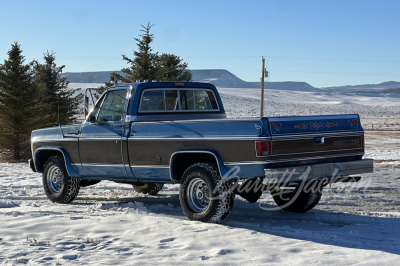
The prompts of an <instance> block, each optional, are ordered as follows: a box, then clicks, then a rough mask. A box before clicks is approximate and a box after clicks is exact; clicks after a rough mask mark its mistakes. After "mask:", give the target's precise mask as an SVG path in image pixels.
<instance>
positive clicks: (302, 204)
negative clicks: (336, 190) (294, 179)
mask: <svg viewBox="0 0 400 266" xmlns="http://www.w3.org/2000/svg"><path fill="white" fill-rule="evenodd" d="M271 195H272V198H273V199H274V201H275V203H276V204H277V205H278V206H279V207H280V208H281V209H282V210H284V211H288V212H306V211H309V210H311V209H312V208H314V207H315V206H317V204H318V202H319V201H320V199H321V196H322V184H320V183H319V182H317V181H309V182H306V183H304V184H303V185H299V186H297V187H296V188H295V189H281V188H279V187H277V188H274V189H272V190H271Z"/></svg>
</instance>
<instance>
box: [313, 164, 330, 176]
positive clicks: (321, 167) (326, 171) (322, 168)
mask: <svg viewBox="0 0 400 266" xmlns="http://www.w3.org/2000/svg"><path fill="white" fill-rule="evenodd" d="M330 174H331V173H330V167H329V164H317V165H313V166H312V176H313V178H319V177H329V176H330Z"/></svg>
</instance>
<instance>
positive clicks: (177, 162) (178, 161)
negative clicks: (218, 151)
mask: <svg viewBox="0 0 400 266" xmlns="http://www.w3.org/2000/svg"><path fill="white" fill-rule="evenodd" d="M207 162H213V163H215V164H217V166H218V163H217V160H216V159H215V157H214V155H212V154H209V153H178V154H176V155H175V157H174V160H173V162H172V163H173V165H172V166H171V170H172V178H173V179H175V180H176V181H180V180H181V178H182V175H183V173H184V172H185V170H186V169H187V168H188V167H189V166H191V165H192V164H195V163H207Z"/></svg>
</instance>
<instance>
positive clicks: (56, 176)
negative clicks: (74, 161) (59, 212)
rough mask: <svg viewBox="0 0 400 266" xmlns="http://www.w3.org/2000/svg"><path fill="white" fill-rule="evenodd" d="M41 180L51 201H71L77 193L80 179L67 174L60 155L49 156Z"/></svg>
mask: <svg viewBox="0 0 400 266" xmlns="http://www.w3.org/2000/svg"><path fill="white" fill-rule="evenodd" d="M42 180H43V188H44V192H45V193H46V196H47V198H48V199H49V200H51V201H53V202H57V203H68V202H71V201H73V200H74V199H75V197H76V196H77V195H78V193H79V188H80V179H79V178H78V177H70V176H69V175H68V172H67V169H66V168H65V164H64V160H63V159H62V157H59V156H51V157H50V158H49V159H48V160H47V161H46V163H45V165H44V169H43V178H42Z"/></svg>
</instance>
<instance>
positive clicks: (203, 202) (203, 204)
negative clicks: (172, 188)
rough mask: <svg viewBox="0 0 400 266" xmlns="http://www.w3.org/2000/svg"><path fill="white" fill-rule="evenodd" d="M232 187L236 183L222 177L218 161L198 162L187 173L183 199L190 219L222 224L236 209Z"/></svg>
mask: <svg viewBox="0 0 400 266" xmlns="http://www.w3.org/2000/svg"><path fill="white" fill-rule="evenodd" d="M232 190H233V189H232V182H231V181H226V180H222V179H221V176H220V174H219V172H218V169H217V167H216V165H215V164H213V163H196V164H193V165H192V166H190V167H189V168H188V169H186V171H185V172H184V173H183V176H182V179H181V185H180V188H179V201H180V203H181V206H182V209H183V212H184V213H185V215H186V216H187V217H188V218H189V220H193V221H201V222H210V223H220V222H221V221H222V220H224V219H226V218H227V217H228V215H229V213H230V212H231V210H232V207H233V203H234V201H235V193H234V192H233V191H232ZM210 195H211V197H210Z"/></svg>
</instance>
